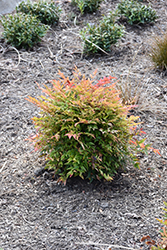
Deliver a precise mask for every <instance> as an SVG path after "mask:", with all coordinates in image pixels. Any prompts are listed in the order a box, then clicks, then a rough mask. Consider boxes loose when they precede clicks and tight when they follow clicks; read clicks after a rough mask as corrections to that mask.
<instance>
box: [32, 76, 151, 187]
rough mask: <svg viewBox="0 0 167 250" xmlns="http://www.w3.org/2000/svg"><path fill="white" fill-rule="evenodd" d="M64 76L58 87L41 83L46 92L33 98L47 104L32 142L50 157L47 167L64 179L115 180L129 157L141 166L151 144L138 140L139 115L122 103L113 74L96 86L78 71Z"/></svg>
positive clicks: (33, 101) (56, 82) (37, 148)
mask: <svg viewBox="0 0 167 250" xmlns="http://www.w3.org/2000/svg"><path fill="white" fill-rule="evenodd" d="M59 74H60V76H61V78H60V79H59V80H54V81H52V84H53V87H52V88H49V87H47V86H46V85H44V86H45V88H41V87H40V89H41V90H42V91H43V92H44V94H45V95H42V96H40V97H38V98H37V99H36V98H33V97H29V98H28V99H27V100H28V101H30V102H32V103H34V104H35V105H37V106H38V107H40V108H41V112H40V116H39V117H34V118H33V121H34V124H35V126H36V128H37V133H36V135H35V136H33V137H32V138H31V139H30V140H33V142H34V144H35V149H36V150H40V151H41V152H42V153H43V154H44V155H46V160H47V161H48V162H47V167H48V168H50V169H54V170H55V173H56V174H58V175H59V181H63V182H64V183H65V182H66V180H67V178H68V177H71V176H80V177H81V178H88V179H89V180H93V179H102V178H104V179H106V180H108V181H110V180H112V176H113V175H114V174H115V173H116V172H117V170H118V168H120V167H123V166H125V165H126V164H127V161H130V162H132V163H133V164H134V166H135V167H138V165H139V163H138V159H137V157H136V154H137V153H138V152H139V151H142V152H145V151H146V150H147V147H148V145H147V146H144V144H143V142H144V140H145V139H142V140H141V141H137V140H136V139H132V138H134V135H136V134H137V133H136V132H135V126H136V122H135V120H136V119H137V118H138V117H134V116H130V117H128V116H127V115H128V112H129V109H130V108H128V107H127V106H125V105H123V104H122V103H121V100H120V98H119V91H118V90H117V89H116V88H115V83H113V84H111V83H112V77H105V78H103V79H101V80H100V81H98V82H97V83H96V84H94V85H93V80H90V79H86V78H85V77H84V76H82V75H81V74H80V73H79V72H77V71H75V72H74V73H73V79H72V80H71V81H70V80H69V78H66V77H65V76H64V75H63V74H62V73H59ZM132 152H133V153H132ZM134 152H135V153H134Z"/></svg>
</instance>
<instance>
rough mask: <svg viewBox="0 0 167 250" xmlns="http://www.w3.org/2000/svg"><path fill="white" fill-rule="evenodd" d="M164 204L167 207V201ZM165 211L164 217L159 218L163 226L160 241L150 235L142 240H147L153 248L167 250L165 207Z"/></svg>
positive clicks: (166, 211)
mask: <svg viewBox="0 0 167 250" xmlns="http://www.w3.org/2000/svg"><path fill="white" fill-rule="evenodd" d="M164 205H165V206H166V207H167V202H164ZM163 210H164V211H165V214H164V219H163V220H161V219H157V220H158V221H159V222H160V223H161V224H162V225H163V228H162V230H161V231H160V235H161V239H160V240H159V242H157V244H156V242H155V241H154V240H152V239H151V238H150V236H149V235H147V236H144V237H142V239H141V241H145V243H146V244H147V245H150V246H151V248H150V249H151V250H167V208H163Z"/></svg>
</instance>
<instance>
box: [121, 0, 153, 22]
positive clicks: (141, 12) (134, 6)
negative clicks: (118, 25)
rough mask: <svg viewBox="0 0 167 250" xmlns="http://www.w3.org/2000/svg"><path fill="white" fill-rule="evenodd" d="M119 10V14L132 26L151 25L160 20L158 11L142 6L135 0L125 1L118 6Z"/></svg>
mask: <svg viewBox="0 0 167 250" xmlns="http://www.w3.org/2000/svg"><path fill="white" fill-rule="evenodd" d="M117 9H118V14H119V15H121V16H124V17H125V18H126V19H127V22H128V23H129V24H131V25H133V24H144V23H151V22H154V21H155V20H156V19H157V18H158V17H157V15H156V11H155V10H153V9H152V8H151V7H150V6H146V5H142V4H141V3H139V2H137V1H133V0H131V1H130V0H123V1H122V2H121V3H119V4H118V7H117Z"/></svg>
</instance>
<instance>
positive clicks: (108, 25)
mask: <svg viewBox="0 0 167 250" xmlns="http://www.w3.org/2000/svg"><path fill="white" fill-rule="evenodd" d="M80 34H81V37H82V39H83V41H84V53H87V54H91V53H97V52H100V51H101V50H100V49H102V50H104V51H106V52H107V51H110V50H111V45H112V44H115V43H116V42H117V41H118V40H119V39H120V38H121V37H122V36H123V34H124V26H120V25H118V24H117V23H115V16H114V14H113V13H110V15H109V16H108V17H106V16H105V17H104V18H103V19H102V20H101V22H100V23H99V25H98V26H97V25H96V24H94V25H90V24H87V28H86V29H83V30H82V31H81V33H80ZM99 48H100V49H99Z"/></svg>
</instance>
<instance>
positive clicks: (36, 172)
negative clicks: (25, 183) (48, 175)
mask: <svg viewBox="0 0 167 250" xmlns="http://www.w3.org/2000/svg"><path fill="white" fill-rule="evenodd" d="M44 172H45V168H44V167H43V168H36V169H35V170H34V175H35V176H36V177H38V176H40V175H42V174H43V173H44Z"/></svg>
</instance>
